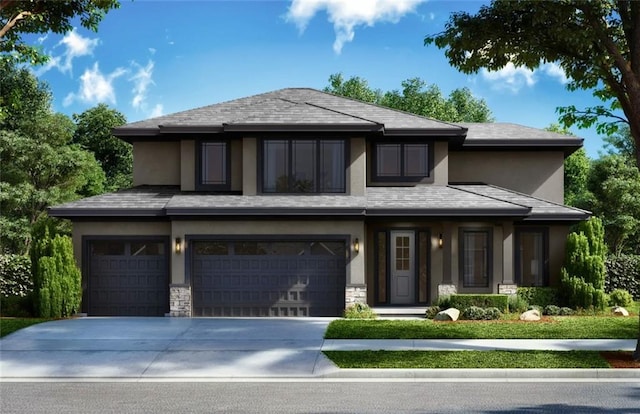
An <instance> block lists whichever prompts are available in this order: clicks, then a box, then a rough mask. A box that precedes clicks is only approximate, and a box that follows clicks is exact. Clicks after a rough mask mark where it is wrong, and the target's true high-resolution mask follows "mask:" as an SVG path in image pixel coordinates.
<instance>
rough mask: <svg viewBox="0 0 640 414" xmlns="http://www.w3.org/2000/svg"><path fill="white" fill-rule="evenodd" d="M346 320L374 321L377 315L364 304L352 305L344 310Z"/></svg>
mask: <svg viewBox="0 0 640 414" xmlns="http://www.w3.org/2000/svg"><path fill="white" fill-rule="evenodd" d="M344 317H345V318H347V319H376V318H377V317H378V315H377V314H376V313H375V312H374V311H373V309H371V308H370V307H369V305H367V304H366V303H354V304H351V305H349V306H347V308H346V309H345V310H344Z"/></svg>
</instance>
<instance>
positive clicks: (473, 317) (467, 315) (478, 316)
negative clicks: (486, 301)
mask: <svg viewBox="0 0 640 414" xmlns="http://www.w3.org/2000/svg"><path fill="white" fill-rule="evenodd" d="M485 315H486V312H485V310H484V308H481V307H478V306H469V307H468V308H465V309H464V310H463V311H462V319H468V320H470V321H480V320H483V319H484V318H485Z"/></svg>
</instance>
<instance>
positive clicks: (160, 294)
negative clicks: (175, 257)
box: [85, 239, 169, 316]
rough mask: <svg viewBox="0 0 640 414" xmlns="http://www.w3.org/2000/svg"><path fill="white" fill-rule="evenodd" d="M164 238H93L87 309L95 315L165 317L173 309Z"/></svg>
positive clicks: (88, 243) (88, 246) (88, 247)
mask: <svg viewBox="0 0 640 414" xmlns="http://www.w3.org/2000/svg"><path fill="white" fill-rule="evenodd" d="M167 248H168V244H167V242H166V241H164V240H157V239H136V240H119V239H118V240H89V241H88V242H87V252H88V257H89V266H88V277H87V292H86V296H85V301H86V311H87V313H88V314H89V315H92V316H164V314H165V313H167V312H168V311H169V265H168V264H169V261H168V251H167Z"/></svg>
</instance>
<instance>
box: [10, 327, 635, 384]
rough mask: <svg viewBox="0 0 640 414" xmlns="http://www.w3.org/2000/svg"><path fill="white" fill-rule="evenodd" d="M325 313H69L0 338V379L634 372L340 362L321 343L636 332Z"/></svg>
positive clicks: (480, 345) (585, 344) (404, 344)
mask: <svg viewBox="0 0 640 414" xmlns="http://www.w3.org/2000/svg"><path fill="white" fill-rule="evenodd" d="M332 320H333V318H92V317H86V318H77V319H67V320H59V321H52V322H46V323H42V324H38V325H33V326H30V327H28V328H26V329H22V330H20V331H18V332H15V333H13V334H11V335H8V336H6V337H5V338H3V339H1V340H0V381H2V382H11V381H33V380H65V379H66V380H79V379H83V380H128V381H154V380H206V379H218V380H220V379H229V380H233V379H251V378H253V379H276V380H277V379H365V378H370V379H375V378H397V379H405V380H406V379H432V380H443V379H447V380H473V379H495V380H505V379H506V380H508V379H513V380H517V379H527V378H528V379H535V378H566V379H589V380H615V379H620V380H631V381H640V370H635V369H626V370H622V369H593V370H592V369H576V370H549V369H542V370H514V369H499V370H487V369H476V370H461V369H439V370H428V369H397V370H394V369H339V368H337V367H336V366H335V365H334V364H333V363H332V362H331V361H330V360H329V359H328V358H327V357H326V356H325V355H324V354H323V353H322V351H328V350H367V349H371V350H381V349H385V350H412V349H413V350H493V349H519V350H525V349H543V350H571V349H576V350H579V349H584V350H633V349H635V340H569V341H567V340H324V339H323V335H324V332H325V330H326V328H327V326H328V324H329V323H330V322H331V321H332Z"/></svg>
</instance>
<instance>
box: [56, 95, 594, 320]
mask: <svg viewBox="0 0 640 414" xmlns="http://www.w3.org/2000/svg"><path fill="white" fill-rule="evenodd" d="M114 134H115V135H116V136H117V137H119V138H121V139H123V140H125V141H127V142H130V143H131V144H133V153H134V172H133V181H134V187H133V188H131V189H128V190H124V191H119V192H116V193H111V194H105V195H100V196H96V197H91V198H86V199H83V200H79V201H75V202H71V203H67V204H64V205H60V206H55V207H52V208H51V209H50V214H51V215H52V216H56V217H64V218H69V219H71V220H72V221H73V240H74V246H75V254H76V258H77V261H78V263H79V264H80V266H81V268H82V274H83V289H84V297H83V311H84V312H87V313H88V314H89V315H165V314H170V315H173V316H334V315H340V314H341V313H342V311H343V310H344V308H345V306H346V305H348V304H349V303H352V302H366V303H368V304H370V305H374V306H385V305H389V306H395V305H419V304H423V305H426V304H429V303H432V302H433V301H434V300H435V299H436V298H437V297H438V296H439V295H442V294H450V293H452V292H458V293H480V292H482V293H498V292H513V289H514V288H515V286H546V285H554V284H557V283H558V280H559V273H560V267H561V265H562V261H563V257H564V250H565V249H564V247H565V239H566V235H567V233H568V229H569V226H570V225H571V224H572V223H575V222H576V221H579V220H583V219H585V218H587V217H588V216H589V213H588V212H586V211H582V210H578V209H575V208H571V207H568V206H565V205H563V162H564V159H565V157H566V156H567V155H569V154H571V153H572V152H573V151H575V150H576V149H578V148H579V147H580V146H581V145H582V140H581V139H578V138H575V137H570V136H564V135H560V134H556V133H552V132H548V131H543V130H538V129H533V128H528V127H524V126H519V125H514V124H502V123H489V124H460V125H453V124H449V123H444V122H439V121H436V120H432V119H428V118H424V117H420V116H416V115H412V114H408V113H404V112H400V111H396V110H392V109H388V108H383V107H379V106H376V105H371V104H367V103H363V102H359V101H356V100H352V99H347V98H343V97H338V96H334V95H331V94H327V93H324V92H320V91H317V90H313V89H303V88H300V89H296V88H292V89H282V90H278V91H274V92H269V93H265V94H261V95H256V96H251V97H247V98H242V99H238V100H234V101H230V102H224V103H220V104H216V105H211V106H207V107H202V108H197V109H192V110H188V111H184V112H180V113H176V114H171V115H165V116H161V117H158V118H153V119H149V120H145V121H140V122H134V123H131V124H128V125H124V126H122V127H119V128H115V130H114Z"/></svg>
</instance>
